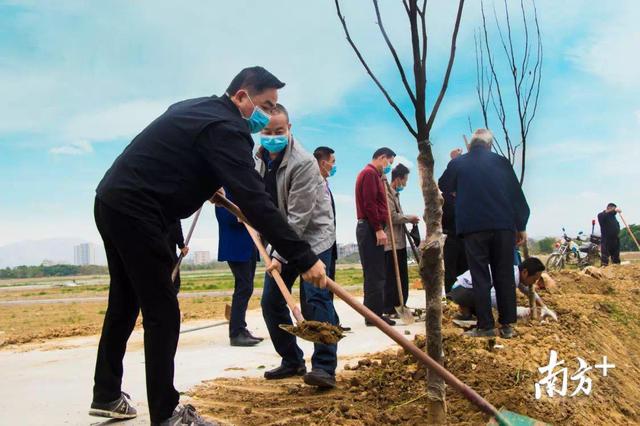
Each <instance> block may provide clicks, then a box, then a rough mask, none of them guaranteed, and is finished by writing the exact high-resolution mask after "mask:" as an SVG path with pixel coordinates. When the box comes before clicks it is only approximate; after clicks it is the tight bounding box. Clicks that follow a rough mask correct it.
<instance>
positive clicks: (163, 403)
mask: <svg viewBox="0 0 640 426" xmlns="http://www.w3.org/2000/svg"><path fill="white" fill-rule="evenodd" d="M283 86H284V83H282V82H281V81H280V80H278V79H277V78H276V77H275V76H273V75H272V74H271V73H269V72H268V71H267V70H265V69H264V68H262V67H252V68H246V69H244V70H242V71H241V72H240V73H239V74H238V75H237V76H236V77H235V78H234V79H233V81H232V82H231V84H230V85H229V87H228V88H227V91H226V93H225V94H224V96H221V97H217V96H210V97H204V98H196V99H189V100H186V101H182V102H178V103H177V104H174V105H172V106H170V107H169V109H168V110H167V111H166V112H165V113H164V114H162V115H161V116H160V117H158V118H157V119H156V120H154V121H153V122H152V123H151V124H149V125H148V126H147V127H146V128H145V129H144V130H143V131H142V132H141V133H140V134H139V135H138V136H136V137H135V138H134V139H133V141H132V142H131V143H130V144H129V146H127V147H126V148H125V150H124V152H123V153H122V154H120V156H119V157H118V158H117V159H116V160H115V162H114V163H113V165H112V166H111V168H110V169H109V170H108V171H107V173H106V174H105V176H104V178H103V179H102V181H101V182H100V184H99V185H98V188H97V190H96V200H95V210H94V213H95V220H96V224H97V227H98V230H99V232H100V234H101V236H102V239H103V241H104V246H105V249H106V252H107V260H108V263H109V273H110V276H111V282H110V287H109V304H108V308H107V313H106V315H105V319H104V325H103V328H102V336H101V338H100V344H99V347H98V356H97V361H96V369H95V376H94V388H93V402H92V404H91V411H90V414H92V415H98V416H105V417H116V418H132V417H135V416H136V412H135V409H134V408H133V407H132V406H131V404H130V402H129V399H128V396H127V395H126V394H125V393H124V392H122V391H121V383H122V358H123V356H124V353H125V350H126V345H127V340H128V339H129V335H130V334H131V331H132V330H133V327H134V325H135V322H136V318H137V316H138V311H139V310H141V311H142V316H143V326H144V349H145V350H144V352H145V369H146V378H147V395H148V403H149V412H150V415H151V423H152V424H161V425H162V424H180V423H179V422H183V423H186V424H194V425H208V424H211V423H209V422H207V421H205V420H203V419H202V418H201V417H199V416H198V415H197V413H196V412H195V409H194V408H193V407H192V406H190V405H186V406H178V401H179V394H178V392H177V391H176V389H175V388H174V386H173V374H174V356H175V352H176V347H177V344H178V335H179V330H180V310H179V307H178V299H177V296H176V292H175V287H174V285H173V283H172V282H171V270H172V258H171V253H170V251H169V247H168V244H167V232H168V226H169V225H170V224H171V223H173V222H174V221H175V220H178V219H181V218H186V217H189V216H190V215H191V214H193V213H194V212H195V211H196V210H197V209H198V208H200V206H201V205H202V204H203V203H204V202H205V201H207V200H208V199H210V198H211V197H212V195H213V194H214V193H215V192H216V191H217V190H218V189H219V188H220V187H221V186H223V185H224V186H225V187H226V188H228V189H229V191H230V192H231V193H233V194H234V196H235V202H236V204H237V205H238V206H239V207H240V208H241V209H242V211H243V212H244V213H245V215H246V217H247V218H248V220H249V222H250V223H251V224H252V225H253V226H254V227H255V228H256V229H257V230H258V231H259V232H261V233H262V234H263V235H264V236H265V238H266V239H267V240H269V241H270V242H271V244H272V245H273V246H274V247H275V248H276V250H278V252H279V253H281V254H282V255H283V256H284V257H286V258H287V259H288V260H289V261H290V262H291V263H292V264H293V265H295V267H296V268H298V270H299V271H300V272H301V273H302V275H303V277H304V278H305V279H306V280H307V281H310V282H312V283H313V284H314V285H317V286H320V287H324V286H325V285H326V273H325V268H324V265H323V264H322V262H320V261H319V260H318V257H317V256H316V255H315V254H314V253H313V252H312V251H311V248H310V247H309V244H307V243H306V242H304V241H302V240H301V239H300V238H299V237H298V236H297V235H296V233H295V232H294V231H293V230H292V229H291V228H290V227H289V225H288V224H287V221H286V220H285V219H284V218H283V217H282V215H281V214H280V212H279V211H278V209H277V208H276V206H275V205H274V204H273V202H272V201H271V199H270V198H269V195H268V194H267V193H266V192H265V189H264V185H263V183H262V180H261V179H260V176H259V175H258V173H257V172H256V171H255V170H254V162H253V158H252V149H253V140H252V138H251V134H250V133H255V132H258V131H260V130H261V129H262V128H264V126H265V125H266V124H267V123H268V121H269V118H270V116H269V113H270V112H271V111H272V110H273V108H274V107H275V105H276V102H277V100H278V89H280V88H282V87H283Z"/></svg>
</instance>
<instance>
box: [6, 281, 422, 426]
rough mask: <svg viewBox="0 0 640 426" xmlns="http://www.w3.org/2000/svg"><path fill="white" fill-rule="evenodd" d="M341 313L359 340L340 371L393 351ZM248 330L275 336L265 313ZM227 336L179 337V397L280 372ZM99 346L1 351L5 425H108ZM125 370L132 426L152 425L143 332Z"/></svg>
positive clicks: (418, 297) (222, 332)
mask: <svg viewBox="0 0 640 426" xmlns="http://www.w3.org/2000/svg"><path fill="white" fill-rule="evenodd" d="M409 305H410V306H415V307H420V306H424V293H422V292H418V291H412V292H411V296H410V298H409ZM336 309H337V310H338V313H339V315H340V319H341V321H342V323H343V324H346V325H348V326H350V327H352V328H353V333H351V334H349V335H348V336H347V337H346V338H345V339H343V340H342V341H341V342H340V344H339V348H338V353H339V357H340V360H339V361H340V362H339V368H342V367H343V366H344V364H345V362H347V361H348V360H349V359H353V358H357V357H359V356H361V355H363V354H366V353H369V352H377V351H381V350H384V349H387V348H390V347H392V346H393V342H392V341H391V339H389V338H388V337H386V336H385V335H383V334H382V333H381V332H380V331H379V330H377V329H375V328H373V327H365V326H364V321H363V319H362V318H361V317H359V316H358V314H357V313H355V312H354V311H353V310H351V309H350V308H349V307H348V306H347V305H346V304H344V303H342V302H336ZM247 322H248V323H249V327H250V328H251V330H252V332H253V333H255V334H256V335H259V336H264V337H267V336H268V334H267V331H266V326H265V324H264V322H263V320H262V316H261V313H260V311H257V310H256V311H251V312H249V313H248V316H247ZM209 323H213V321H194V322H189V323H186V324H183V327H182V328H183V329H189V328H194V327H197V326H201V325H206V324H209ZM398 329H399V330H400V331H402V330H409V331H410V333H411V335H413V334H414V333H416V332H420V333H423V332H424V323H423V322H421V323H415V324H413V325H411V326H406V327H405V326H400V327H398ZM227 336H228V333H227V328H226V327H224V326H220V327H215V328H209V329H205V330H200V331H194V332H191V333H186V334H183V335H181V336H180V344H179V347H178V353H177V356H176V379H175V382H176V387H177V389H178V390H180V391H186V390H188V389H190V388H192V387H193V386H195V385H197V384H198V383H200V382H201V381H203V380H208V379H213V378H216V377H242V376H251V377H259V376H262V374H263V373H264V370H265V368H266V369H270V368H273V367H276V366H277V365H279V359H278V356H277V354H276V353H275V351H274V350H273V347H272V345H271V341H270V340H268V339H267V340H265V341H264V342H263V343H261V344H259V345H258V346H256V347H253V348H237V347H230V346H228V337H227ZM408 337H409V338H412V336H408ZM97 341H98V338H97V336H91V337H78V338H70V339H59V340H54V341H50V342H47V343H44V344H34V345H29V346H24V347H20V348H19V350H0V366H2V386H0V424H1V425H6V424H20V425H98V424H102V422H100V421H99V420H100V419H99V418H94V417H91V416H89V415H87V410H88V408H89V405H90V403H91V386H92V376H93V367H94V362H95V356H96V353H95V351H96V346H97ZM301 348H302V349H303V350H304V352H305V355H306V358H307V361H308V360H309V357H310V355H311V351H312V344H311V343H308V342H302V344H301ZM26 349H28V351H26ZM308 366H309V364H308ZM124 370H125V377H124V383H123V390H124V391H126V392H129V393H130V394H131V396H132V398H133V400H134V402H135V406H136V408H137V410H138V412H139V413H140V415H139V416H138V418H137V419H135V420H131V421H128V422H125V423H126V425H127V426H129V425H131V426H133V425H148V424H149V417H148V410H147V404H146V391H145V384H144V383H145V379H144V353H143V346H142V332H141V331H136V332H134V334H133V335H132V337H131V339H130V341H129V345H128V352H127V355H126V357H125V360H124ZM109 424H111V423H109Z"/></svg>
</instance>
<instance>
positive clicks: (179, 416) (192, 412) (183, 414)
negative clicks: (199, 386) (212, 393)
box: [158, 404, 220, 426]
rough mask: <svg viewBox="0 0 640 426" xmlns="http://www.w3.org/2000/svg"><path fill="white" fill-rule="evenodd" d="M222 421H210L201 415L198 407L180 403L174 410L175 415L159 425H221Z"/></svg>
mask: <svg viewBox="0 0 640 426" xmlns="http://www.w3.org/2000/svg"><path fill="white" fill-rule="evenodd" d="M219 424H220V423H216V422H210V421H208V420H205V419H203V418H202V417H200V415H199V414H198V413H196V409H195V407H194V406H193V405H191V404H186V405H178V406H177V407H176V409H175V411H174V412H173V416H171V417H169V418H168V419H167V420H165V421H163V422H161V423H158V426H183V425H188V426H219Z"/></svg>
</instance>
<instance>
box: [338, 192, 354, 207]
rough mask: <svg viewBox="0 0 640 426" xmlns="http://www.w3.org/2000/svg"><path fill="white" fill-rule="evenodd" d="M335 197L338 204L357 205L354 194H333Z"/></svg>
mask: <svg viewBox="0 0 640 426" xmlns="http://www.w3.org/2000/svg"><path fill="white" fill-rule="evenodd" d="M333 199H334V200H335V202H336V204H341V205H344V206H347V205H348V206H352V207H353V206H355V203H356V202H355V199H354V197H353V195H346V194H336V193H334V194H333Z"/></svg>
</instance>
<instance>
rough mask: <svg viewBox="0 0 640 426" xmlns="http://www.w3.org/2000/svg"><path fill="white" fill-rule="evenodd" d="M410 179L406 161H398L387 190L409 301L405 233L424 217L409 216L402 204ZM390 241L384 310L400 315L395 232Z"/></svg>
mask: <svg viewBox="0 0 640 426" xmlns="http://www.w3.org/2000/svg"><path fill="white" fill-rule="evenodd" d="M408 180H409V169H408V168H407V166H405V165H404V164H398V165H397V166H396V167H395V168H394V169H393V171H392V172H391V183H390V184H389V189H390V191H387V206H388V208H389V211H391V221H392V222H393V234H394V236H395V243H396V257H397V259H398V269H399V271H400V286H401V287H402V298H403V299H404V303H405V304H406V303H407V297H408V296H409V268H408V266H407V237H406V235H405V225H406V224H407V223H412V224H417V223H418V222H420V218H419V217H418V216H415V215H405V214H404V212H403V211H402V206H401V205H400V192H402V191H403V190H404V188H405V187H406V186H407V181H408ZM388 237H389V240H388V241H387V244H385V246H384V255H385V263H386V267H387V280H386V282H385V285H384V313H385V314H387V315H389V316H391V317H392V318H397V317H398V314H397V313H396V311H395V306H400V297H399V295H398V285H397V284H396V269H395V264H394V258H393V246H392V245H391V233H390V232H389V233H388Z"/></svg>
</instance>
